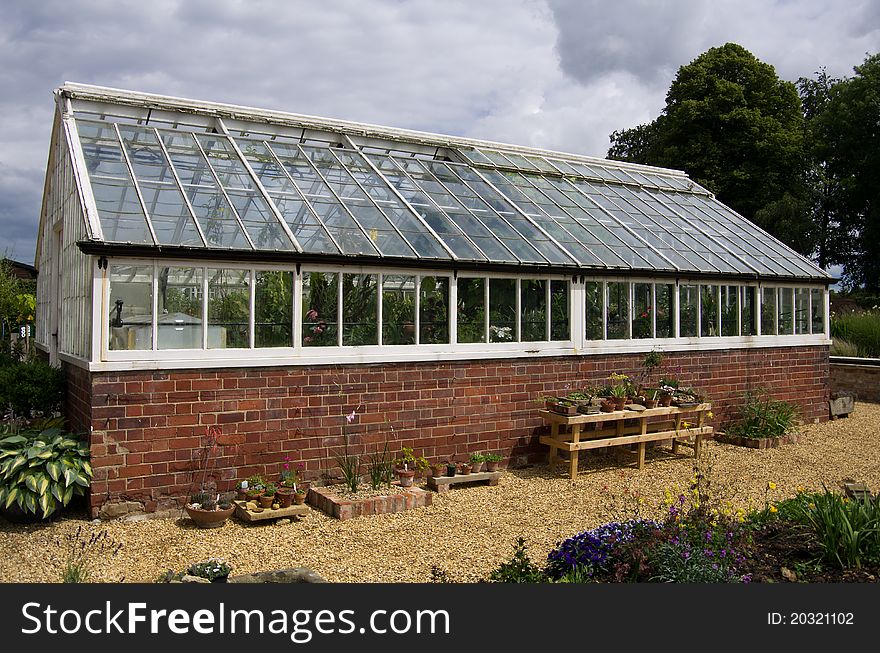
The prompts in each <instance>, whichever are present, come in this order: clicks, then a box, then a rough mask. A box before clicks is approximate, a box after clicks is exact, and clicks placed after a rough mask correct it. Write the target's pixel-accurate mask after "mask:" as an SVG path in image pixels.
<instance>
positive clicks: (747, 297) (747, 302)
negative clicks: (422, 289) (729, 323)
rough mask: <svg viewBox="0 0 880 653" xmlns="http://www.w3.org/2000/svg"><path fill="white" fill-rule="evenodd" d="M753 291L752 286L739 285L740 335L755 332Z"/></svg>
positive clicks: (754, 290)
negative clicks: (740, 306) (740, 307)
mask: <svg viewBox="0 0 880 653" xmlns="http://www.w3.org/2000/svg"><path fill="white" fill-rule="evenodd" d="M755 292H756V288H755V287H754V286H741V287H740V303H741V304H742V335H744V336H753V335H755V334H757V329H756V328H755Z"/></svg>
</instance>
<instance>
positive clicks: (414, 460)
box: [394, 447, 431, 471]
mask: <svg viewBox="0 0 880 653" xmlns="http://www.w3.org/2000/svg"><path fill="white" fill-rule="evenodd" d="M394 464H395V465H396V466H397V467H403V466H406V468H407V469H411V470H415V471H418V470H425V469H428V468H429V467H430V466H431V465H430V464H429V463H428V459H427V458H425V457H424V456H417V455H415V453H414V452H413V450H412V449H411V448H410V447H403V448H402V449H401V450H400V455H399V456H398V457H397V458H395V459H394Z"/></svg>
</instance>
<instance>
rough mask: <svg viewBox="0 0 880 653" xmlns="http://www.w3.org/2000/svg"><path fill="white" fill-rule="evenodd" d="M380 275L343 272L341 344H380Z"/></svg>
mask: <svg viewBox="0 0 880 653" xmlns="http://www.w3.org/2000/svg"><path fill="white" fill-rule="evenodd" d="M378 283H379V275H377V274H343V275H342V344H343V345H353V346H355V347H357V346H360V345H377V344H379V330H378V326H379V325H378V321H379V316H378V302H377V300H378V297H379V295H378V292H377V286H378Z"/></svg>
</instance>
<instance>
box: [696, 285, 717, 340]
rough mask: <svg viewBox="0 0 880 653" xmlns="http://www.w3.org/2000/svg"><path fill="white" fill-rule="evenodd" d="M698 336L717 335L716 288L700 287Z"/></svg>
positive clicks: (712, 286) (713, 286)
mask: <svg viewBox="0 0 880 653" xmlns="http://www.w3.org/2000/svg"><path fill="white" fill-rule="evenodd" d="M700 335H701V336H702V337H704V338H706V337H711V336H717V335H718V286H715V285H711V286H703V285H701V286H700Z"/></svg>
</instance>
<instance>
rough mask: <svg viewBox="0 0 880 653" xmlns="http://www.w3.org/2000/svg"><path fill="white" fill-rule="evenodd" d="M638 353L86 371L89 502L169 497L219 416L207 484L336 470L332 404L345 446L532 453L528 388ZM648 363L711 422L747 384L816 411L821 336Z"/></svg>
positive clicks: (177, 496)
mask: <svg viewBox="0 0 880 653" xmlns="http://www.w3.org/2000/svg"><path fill="white" fill-rule="evenodd" d="M643 359H644V355H643V354H626V355H607V356H580V357H563V358H541V359H531V360H510V359H501V360H485V361H460V362H444V363H434V362H425V363H388V364H374V365H346V366H324V367H286V368H250V369H219V370H197V371H193V370H186V371H168V372H149V371H148V372H120V373H95V374H92V376H91V397H92V408H91V426H92V428H93V434H92V451H93V460H92V465H93V467H94V469H95V479H94V481H93V484H92V495H91V505H92V510H93V512H94V513H97V511H98V509H99V507H100V506H101V505H102V504H103V503H104V502H106V501H108V500H110V501H122V500H129V501H138V502H142V503H143V504H144V506H145V509H146V510H147V511H152V510H156V509H157V508H163V507H169V506H172V505H174V506H177V505H179V501H181V500H182V499H183V498H184V497H185V495H186V494H187V492H188V490H189V488H190V487H191V484H192V483H193V476H194V473H195V470H196V469H197V468H198V465H197V464H196V463H195V462H194V461H195V459H197V458H198V453H199V448H200V447H201V446H202V445H203V443H204V441H205V434H206V429H207V427H209V426H218V427H220V429H221V430H222V432H223V434H224V440H223V441H224V442H226V443H227V444H225V445H224V446H222V447H220V448H219V450H218V457H217V459H216V473H215V474H213V476H214V477H215V478H216V480H217V481H218V487H219V489H221V490H225V489H229V488H231V487H232V486H233V485H234V484H235V482H236V480H238V479H241V478H244V477H247V476H249V475H251V474H254V473H263V474H270V475H277V474H278V473H279V472H280V469H281V464H282V462H283V459H284V457H285V455H289V456H290V457H291V459H292V461H293V462H302V463H303V464H304V466H305V469H306V476H307V477H309V478H312V479H316V478H319V477H320V475H321V474H322V472H329V473H331V474H332V475H337V474H338V467H337V465H336V463H335V460H334V457H335V456H336V455H337V454H338V453H340V451H341V447H342V444H343V437H342V424H343V421H344V419H343V417H342V415H343V414H345V413H350V412H352V411H356V413H357V414H356V417H355V419H354V420H353V422H352V423H351V425H350V426H348V432H349V434H350V442H351V452H352V453H358V454H363V453H371V452H373V451H376V450H377V449H381V448H382V446H383V444H384V442H385V440H386V438H387V439H388V440H389V441H390V442H389V451H390V453H392V454H396V453H397V452H398V451H399V450H400V448H401V446H411V447H414V448H415V449H416V451H417V452H419V453H421V454H422V455H424V456H426V457H427V458H428V459H429V460H431V461H435V460H438V459H446V458H450V457H455V458H456V459H459V460H461V459H463V458H464V456H465V455H466V454H468V453H470V452H473V451H496V452H499V453H501V454H502V455H503V456H504V457H505V458H506V459H507V460H508V461H509V463H510V464H511V465H513V466H515V465H520V464H524V463H527V462H530V461H538V460H543V459H544V456H545V452H544V451H543V449H544V447H542V446H540V445H539V444H538V443H537V436H538V433H539V432H540V431H541V430H542V428H543V426H542V421H541V419H540V418H539V417H538V415H537V409H538V407H539V405H538V404H537V403H536V401H535V400H536V399H538V398H539V397H540V396H542V395H544V394H562V393H565V392H568V391H570V390H574V389H582V388H584V387H585V386H587V385H592V384H601V383H602V382H603V381H604V379H605V378H606V377H607V376H608V374H610V373H611V372H614V371H617V372H623V373H627V374H631V375H633V374H635V373H636V372H637V371H638V370H639V369H640V366H641V362H642V360H643ZM662 370H663V371H665V372H667V373H671V374H675V375H676V376H677V377H678V378H679V379H681V381H682V383H683V384H684V385H693V386H694V387H695V388H698V389H699V390H701V391H703V392H704V393H705V394H706V395H707V396H708V397H709V399H710V400H711V401H712V402H713V404H714V406H713V408H714V412H715V424H716V425H718V424H719V423H722V422H723V420H724V419H725V417H726V416H727V415H728V414H729V411H730V409H731V407H732V406H733V405H734V404H735V402H736V401H737V400H738V399H739V397H741V394H742V392H743V391H745V390H748V389H751V388H757V387H758V386H766V387H768V388H769V389H770V390H771V391H772V394H773V395H774V396H776V397H777V398H782V399H787V400H791V401H795V402H797V403H798V404H800V406H801V407H802V411H803V417H804V419H805V421H815V420H822V419H826V418H827V413H828V348H827V347H801V348H780V349H756V350H746V349H741V350H724V351H712V352H686V353H672V354H667V355H666V357H665V360H664V363H663V368H662ZM655 381H656V379H655ZM340 390H341V392H342V394H341V395H340Z"/></svg>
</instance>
